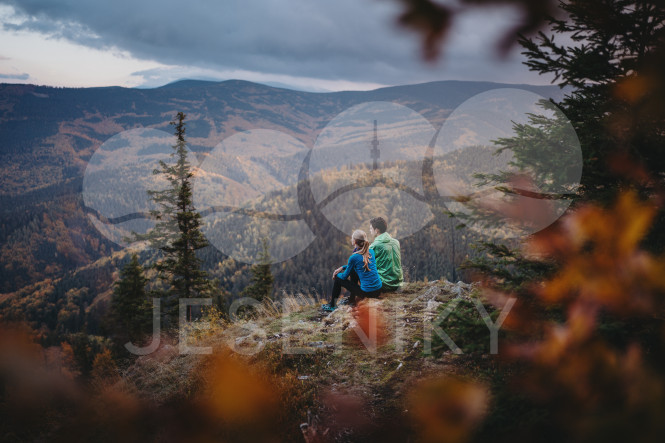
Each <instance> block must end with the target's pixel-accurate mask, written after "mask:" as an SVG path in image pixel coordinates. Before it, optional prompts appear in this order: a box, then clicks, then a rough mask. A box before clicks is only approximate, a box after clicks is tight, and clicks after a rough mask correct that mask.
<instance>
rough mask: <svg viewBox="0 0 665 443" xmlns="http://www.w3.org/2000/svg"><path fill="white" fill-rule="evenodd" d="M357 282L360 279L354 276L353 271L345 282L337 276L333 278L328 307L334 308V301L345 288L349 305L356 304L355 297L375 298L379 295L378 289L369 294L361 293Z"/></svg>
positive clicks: (356, 275)
mask: <svg viewBox="0 0 665 443" xmlns="http://www.w3.org/2000/svg"><path fill="white" fill-rule="evenodd" d="M359 281H360V278H358V274H356V272H355V271H351V273H350V274H349V277H348V278H347V279H346V280H342V279H341V278H339V277H338V276H335V280H334V281H333V288H332V295H331V298H330V303H329V304H330V306H335V301H336V300H337V298H338V297H339V294H341V292H342V288H345V289H346V290H347V291H349V293H350V296H349V303H350V304H354V303H355V302H356V297H370V298H376V297H378V296H379V295H381V290H380V289H377V290H376V291H371V292H365V291H363V290H362V289H360V285H359V284H358V282H359Z"/></svg>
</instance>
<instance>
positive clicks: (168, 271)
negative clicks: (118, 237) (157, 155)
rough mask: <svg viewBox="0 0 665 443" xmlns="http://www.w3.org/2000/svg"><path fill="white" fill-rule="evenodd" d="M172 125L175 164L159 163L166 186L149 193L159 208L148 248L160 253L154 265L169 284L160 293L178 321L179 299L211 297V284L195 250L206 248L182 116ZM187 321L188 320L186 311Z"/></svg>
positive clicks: (178, 116) (172, 316)
mask: <svg viewBox="0 0 665 443" xmlns="http://www.w3.org/2000/svg"><path fill="white" fill-rule="evenodd" d="M171 124H172V125H174V126H175V136H176V144H175V145H174V146H173V149H174V152H173V154H172V156H174V157H175V159H176V162H175V163H174V164H172V165H169V164H167V163H166V162H164V161H160V169H156V170H155V171H153V172H154V173H155V174H163V176H164V177H165V178H166V179H167V181H168V183H169V186H168V187H167V188H166V189H163V190H152V191H149V192H148V193H149V195H150V196H151V197H152V199H153V201H154V202H155V203H157V204H158V205H159V207H160V209H159V210H157V211H155V212H154V213H153V214H154V215H155V217H156V218H157V220H158V222H157V224H156V225H155V228H154V229H153V230H152V231H151V232H150V233H149V234H148V240H149V241H150V243H151V245H152V246H153V247H155V248H157V249H159V250H160V251H161V252H162V253H163V258H162V259H161V260H160V261H158V262H157V263H156V264H155V268H156V269H157V271H158V274H159V276H160V278H161V279H162V280H163V281H165V282H166V283H167V284H168V289H167V290H166V292H165V293H164V294H163V298H165V299H166V306H167V309H168V311H169V317H170V318H171V319H174V317H175V318H177V309H178V303H179V300H180V299H181V298H198V297H210V296H212V292H213V291H214V284H213V282H212V280H210V278H209V277H208V275H207V273H206V272H205V271H203V270H202V269H201V263H202V260H201V259H200V258H199V257H198V256H197V255H196V251H198V250H199V249H202V248H204V247H206V246H208V241H207V240H206V238H205V237H204V235H203V233H202V232H201V215H200V214H199V213H198V212H196V210H195V208H194V204H193V202H192V177H193V175H194V174H193V172H192V167H191V164H190V163H189V160H188V159H187V155H188V151H187V142H186V140H185V114H184V113H182V112H178V115H177V121H175V122H171ZM187 319H188V320H190V319H191V311H190V309H188V312H187Z"/></svg>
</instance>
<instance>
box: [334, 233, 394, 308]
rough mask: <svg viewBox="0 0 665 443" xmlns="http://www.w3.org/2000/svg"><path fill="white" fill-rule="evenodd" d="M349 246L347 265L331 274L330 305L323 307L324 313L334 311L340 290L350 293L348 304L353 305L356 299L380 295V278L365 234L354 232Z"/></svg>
mask: <svg viewBox="0 0 665 443" xmlns="http://www.w3.org/2000/svg"><path fill="white" fill-rule="evenodd" d="M351 245H352V246H353V247H354V249H353V253H352V254H351V256H350V257H349V261H348V263H347V264H346V266H342V267H341V268H337V269H335V271H334V272H333V288H332V296H331V298H330V303H328V304H326V305H323V310H325V311H334V310H335V301H336V300H337V297H339V295H340V293H341V292H342V288H346V289H347V290H348V291H349V292H350V294H351V295H350V297H349V303H350V304H354V303H355V301H356V297H378V296H379V294H380V293H381V278H380V277H379V273H378V272H377V270H376V261H375V259H374V251H372V250H371V249H369V241H368V240H367V234H365V232H364V231H360V230H358V231H354V232H353V235H352V236H351Z"/></svg>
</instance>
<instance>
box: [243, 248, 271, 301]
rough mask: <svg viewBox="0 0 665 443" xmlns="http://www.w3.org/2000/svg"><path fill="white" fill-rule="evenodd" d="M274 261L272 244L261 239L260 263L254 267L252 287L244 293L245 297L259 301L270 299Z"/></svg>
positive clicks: (252, 269)
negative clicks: (272, 264)
mask: <svg viewBox="0 0 665 443" xmlns="http://www.w3.org/2000/svg"><path fill="white" fill-rule="evenodd" d="M271 262H272V259H271V257H270V244H269V242H268V239H267V238H265V237H264V238H262V239H261V253H260V255H259V262H258V263H257V264H255V265H254V266H252V268H251V273H252V278H251V285H250V286H248V287H246V288H245V289H244V290H243V291H242V295H243V296H245V297H252V298H254V299H256V300H258V301H262V300H264V299H268V298H270V296H271V294H272V290H273V282H274V279H273V276H272V271H271V270H270V264H271Z"/></svg>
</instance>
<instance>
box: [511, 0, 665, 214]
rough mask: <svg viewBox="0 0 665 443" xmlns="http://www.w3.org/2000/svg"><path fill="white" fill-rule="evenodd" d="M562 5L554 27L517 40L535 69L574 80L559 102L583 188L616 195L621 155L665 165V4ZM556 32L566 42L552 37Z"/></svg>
mask: <svg viewBox="0 0 665 443" xmlns="http://www.w3.org/2000/svg"><path fill="white" fill-rule="evenodd" d="M560 8H561V9H562V11H563V13H564V14H562V15H561V17H562V18H554V17H552V18H550V19H549V24H550V28H551V30H552V32H553V34H551V35H547V34H545V33H543V32H541V33H539V36H538V37H537V38H535V39H527V38H521V39H520V44H521V45H522V46H523V47H524V48H525V52H524V54H525V55H526V56H527V59H528V61H527V62H526V65H527V66H528V67H529V68H530V69H531V70H534V71H537V72H539V73H541V74H553V75H554V76H555V79H556V81H557V82H558V83H559V85H560V86H562V87H564V86H569V87H572V88H574V91H573V92H572V93H570V94H568V95H567V96H566V98H565V99H564V100H563V101H562V102H561V103H558V105H559V107H561V109H562V110H563V111H564V113H565V114H566V116H567V117H568V118H569V119H570V120H571V122H572V123H573V125H574V127H575V130H576V132H577V135H578V136H579V138H580V142H581V145H582V151H583V156H584V174H583V177H582V189H581V191H582V196H583V197H584V198H585V199H591V200H599V201H603V202H607V201H611V200H612V199H613V198H614V196H615V195H616V192H617V191H619V190H620V189H621V188H623V187H625V186H626V185H627V184H628V182H629V180H627V174H626V171H625V170H623V171H617V167H616V166H617V162H616V159H617V158H623V159H624V160H623V164H620V165H619V169H621V167H623V166H625V165H627V164H629V163H630V162H633V163H637V164H639V165H640V166H641V167H642V168H644V170H646V171H648V172H649V173H651V174H653V176H654V177H658V176H659V175H660V173H661V171H663V170H665V157H664V156H663V155H662V146H663V142H664V141H665V138H664V136H663V127H665V124H664V118H665V107H663V105H662V98H663V94H664V91H663V87H662V82H661V79H662V74H663V69H662V57H663V51H664V50H665V45H664V44H663V43H664V41H665V10H664V9H663V8H662V7H661V6H659V5H657V4H656V2H653V1H627V0H592V1H589V0H583V1H582V0H572V1H562V2H561V3H560ZM557 34H558V35H559V36H563V37H564V38H566V40H567V42H566V40H563V41H564V42H566V43H563V44H560V43H558V41H555V35H557ZM571 41H572V43H570V42H571ZM659 71H660V72H659ZM659 76H661V77H660V78H659ZM613 159H614V160H615V161H614V164H612V160H613ZM628 159H629V161H626V160H628ZM608 160H609V161H608ZM651 184H652V185H653V184H655V183H653V182H652V183H651ZM659 185H662V183H661V184H656V186H659Z"/></svg>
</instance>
